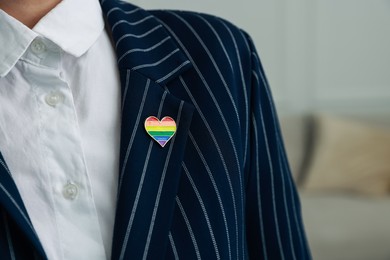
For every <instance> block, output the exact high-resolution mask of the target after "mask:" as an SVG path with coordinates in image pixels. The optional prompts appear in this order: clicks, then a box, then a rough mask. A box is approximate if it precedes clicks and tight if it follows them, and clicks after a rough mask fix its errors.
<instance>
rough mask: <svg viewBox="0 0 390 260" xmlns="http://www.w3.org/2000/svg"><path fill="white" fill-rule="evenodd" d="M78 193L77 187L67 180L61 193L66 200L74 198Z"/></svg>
mask: <svg viewBox="0 0 390 260" xmlns="http://www.w3.org/2000/svg"><path fill="white" fill-rule="evenodd" d="M78 194H79V187H78V186H77V185H76V184H75V183H73V182H68V183H67V184H66V185H65V186H64V188H63V190H62V195H63V196H64V198H65V199H68V200H75V199H76V198H77V195H78Z"/></svg>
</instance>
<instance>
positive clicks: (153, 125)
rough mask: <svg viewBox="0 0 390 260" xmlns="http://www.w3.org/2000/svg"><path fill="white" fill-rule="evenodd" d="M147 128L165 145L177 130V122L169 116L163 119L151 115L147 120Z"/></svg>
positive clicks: (159, 142) (158, 141)
mask: <svg viewBox="0 0 390 260" xmlns="http://www.w3.org/2000/svg"><path fill="white" fill-rule="evenodd" d="M145 130H146V132H147V133H148V134H149V135H150V136H151V137H152V138H153V139H154V140H155V141H156V142H157V143H158V144H159V145H161V147H164V146H165V145H166V144H167V143H168V141H169V140H170V139H171V138H172V137H173V135H174V134H175V132H176V122H175V120H173V119H172V118H171V117H169V116H165V117H163V118H162V119H161V120H159V119H158V118H157V117H155V116H149V117H148V118H146V120H145Z"/></svg>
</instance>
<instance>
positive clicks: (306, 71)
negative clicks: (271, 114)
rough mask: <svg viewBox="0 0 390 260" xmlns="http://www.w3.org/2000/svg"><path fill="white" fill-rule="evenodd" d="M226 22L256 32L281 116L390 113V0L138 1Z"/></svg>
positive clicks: (153, 6) (256, 39)
mask: <svg viewBox="0 0 390 260" xmlns="http://www.w3.org/2000/svg"><path fill="white" fill-rule="evenodd" d="M131 2H132V3H134V4H136V5H139V6H141V7H143V8H146V9H161V8H163V9H183V10H194V11H199V12H206V13H211V14H215V15H218V16H221V17H224V18H226V19H228V20H230V21H232V22H233V23H235V24H236V25H237V26H239V27H241V28H243V29H244V30H246V31H247V32H249V33H250V34H251V35H252V37H253V38H254V40H255V42H256V46H257V49H258V51H259V53H260V56H261V58H262V61H263V65H264V67H265V70H266V73H267V77H268V80H269V82H270V84H271V87H272V91H273V94H274V98H275V100H276V104H277V106H278V109H279V113H280V114H291V113H293V114H297V113H306V112H315V111H327V112H331V113H342V114H352V115H353V114H367V115H371V114H375V115H376V114H389V113H390V1H389V0H370V1H368V0H294V1H287V0H277V1H270V0H268V1H266V0H243V1H237V0H234V1H233V0H196V1H193V0H164V1H157V0H131Z"/></svg>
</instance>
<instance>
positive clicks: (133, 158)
mask: <svg viewBox="0 0 390 260" xmlns="http://www.w3.org/2000/svg"><path fill="white" fill-rule="evenodd" d="M101 4H102V9H103V11H104V14H105V18H106V22H107V26H108V28H109V30H110V32H111V34H112V39H113V45H114V46H115V48H116V50H117V58H118V67H119V71H120V78H121V86H122V126H121V148H120V149H121V150H120V169H119V171H120V174H119V180H118V185H119V189H118V190H119V191H118V201H117V210H116V221H115V228H114V237H113V250H112V255H111V257H112V259H135V260H137V259H152V260H156V259H184V260H189V259H206V260H212V259H222V260H225V259H269V260H277V259H286V260H287V259H310V258H311V257H310V253H309V249H308V246H307V243H306V238H305V232H304V228H303V224H302V218H301V210H300V202H299V198H298V195H297V192H296V189H295V186H294V182H293V180H292V178H291V174H290V171H289V166H288V163H287V159H286V154H285V150H284V147H283V142H282V138H281V133H280V128H279V125H278V121H277V116H276V112H275V109H274V105H273V101H272V98H271V93H270V90H269V87H268V85H267V81H266V79H265V76H264V72H263V69H262V67H261V64H260V60H259V58H258V56H257V53H256V51H255V48H254V46H253V43H252V41H251V39H250V37H249V36H248V35H247V34H246V33H245V32H244V31H242V30H240V29H238V28H237V27H235V26H233V25H232V24H230V23H229V22H227V21H224V20H222V19H219V18H217V17H213V16H210V15H205V14H197V13H191V12H181V11H150V12H147V11H145V10H143V9H141V8H137V7H136V6H134V5H131V4H128V3H122V2H118V1H115V0H103V1H102V3H101ZM107 87H110V86H107ZM151 115H154V116H156V117H159V118H161V117H163V116H170V117H172V118H174V119H175V120H176V123H177V132H176V134H175V135H174V137H173V138H172V139H171V140H170V142H169V143H168V144H167V145H166V146H165V147H164V148H162V147H160V146H159V145H158V144H157V143H156V142H155V141H153V140H152V139H151V138H150V137H149V136H148V134H147V133H146V131H145V129H144V120H145V119H146V118H147V117H148V116H151ZM0 164H1V165H0V259H1V260H5V259H46V255H45V252H44V250H43V248H42V246H41V244H40V241H39V239H38V237H37V234H36V233H35V231H34V227H33V226H32V224H31V221H30V219H29V216H28V213H27V211H26V208H25V206H24V205H23V201H22V200H21V197H20V195H19V193H18V190H17V187H16V185H15V183H14V181H13V180H12V172H9V169H8V168H7V164H6V162H5V161H4V158H3V157H2V156H1V154H0ZM75 250H77V248H75ZM91 260H93V259H91Z"/></svg>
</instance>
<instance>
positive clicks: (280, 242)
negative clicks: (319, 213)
mask: <svg viewBox="0 0 390 260" xmlns="http://www.w3.org/2000/svg"><path fill="white" fill-rule="evenodd" d="M244 35H245V37H246V38H247V40H248V43H249V47H250V52H251V72H250V73H251V76H250V78H251V93H250V104H251V108H250V115H249V118H250V121H249V124H250V126H249V129H250V136H249V138H250V145H249V148H248V149H250V150H249V155H250V156H249V161H248V162H247V167H248V168H247V169H248V179H247V190H246V233H247V240H248V251H249V256H250V259H269V260H277V259H286V260H290V259H293V260H295V259H297V260H301V259H311V255H310V250H309V247H308V244H307V241H306V235H305V231H304V226H303V222H302V215H301V206H300V201H299V197H298V193H297V190H296V187H295V184H294V180H293V178H292V175H291V172H290V169H289V164H288V161H287V156H286V152H285V148H284V144H283V140H282V135H281V131H280V126H279V122H278V118H277V114H276V111H275V106H274V103H273V100H272V95H271V91H270V88H269V85H268V83H267V80H266V77H265V75H264V70H263V68H262V65H261V62H260V59H259V56H258V54H257V52H256V50H255V47H254V44H253V41H252V40H251V38H250V36H249V35H247V34H246V33H244Z"/></svg>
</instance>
